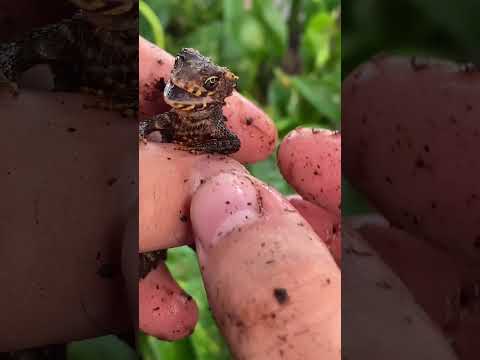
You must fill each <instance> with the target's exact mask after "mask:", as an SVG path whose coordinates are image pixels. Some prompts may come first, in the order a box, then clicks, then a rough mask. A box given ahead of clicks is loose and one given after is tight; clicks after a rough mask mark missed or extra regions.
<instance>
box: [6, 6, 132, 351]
mask: <svg viewBox="0 0 480 360" xmlns="http://www.w3.org/2000/svg"><path fill="white" fill-rule="evenodd" d="M74 12H75V9H74V7H73V6H72V5H71V4H70V3H69V2H68V1H66V0H50V1H43V0H21V1H3V2H2V3H1V4H0V42H4V41H5V42H6V41H11V40H16V39H19V38H21V36H22V34H24V33H26V32H28V31H29V30H30V29H32V28H37V27H41V26H44V25H47V24H52V23H55V22H57V21H59V20H61V19H63V18H67V17H69V16H71V15H72V14H73V13H74ZM0 55H1V54H0ZM0 96H5V94H3V93H2V94H0ZM39 111H41V108H40V109H39ZM1 113H2V109H1V107H0V118H2V120H6V119H4V118H3V116H2V114H1ZM8 120H10V121H18V122H19V123H21V122H22V121H23V120H24V119H22V118H18V119H14V118H13V119H12V118H9V119H8ZM122 121H123V125H122V126H123V127H124V129H123V130H121V131H120V136H118V138H117V139H116V140H118V141H116V142H115V141H114V144H115V146H118V148H121V149H123V150H122V151H118V152H117V153H116V154H115V153H112V151H111V149H107V148H105V153H107V154H110V155H111V156H110V158H105V157H99V158H98V159H96V158H95V156H94V154H87V156H89V155H92V156H91V160H92V161H95V160H98V161H103V162H104V163H105V164H104V165H105V167H107V168H110V169H111V168H112V166H111V165H110V164H123V165H122V171H123V173H121V177H118V176H117V174H112V176H111V177H109V178H108V179H105V184H106V185H105V186H104V188H105V190H104V191H105V192H109V191H112V190H111V189H112V188H113V187H115V186H118V184H119V183H122V182H123V183H124V184H123V185H120V186H121V187H122V188H123V190H122V191H119V192H118V194H123V195H124V197H121V196H119V197H116V198H113V199H112V201H113V202H114V203H112V204H110V208H112V207H118V208H119V209H127V208H129V209H130V210H129V211H130V212H133V213H134V216H137V214H138V207H135V202H133V203H132V198H138V126H137V122H136V121H135V120H134V119H133V120H132V121H131V124H130V125H128V126H129V127H130V129H129V131H128V132H126V131H125V121H124V120H122ZM27 123H28V121H27V122H25V125H26V126H28V124H27ZM106 124H107V125H106V126H107V127H109V126H112V128H114V127H115V125H114V124H110V123H109V122H108V121H107V123H106ZM79 128H81V124H79ZM68 129H69V131H71V132H73V131H76V130H77V129H74V130H70V129H72V128H68ZM25 130H26V131H25V132H27V133H28V131H29V129H28V128H25ZM117 133H118V131H116V130H112V134H114V135H117ZM104 134H105V135H108V132H107V133H105V132H104ZM11 135H13V136H15V134H11ZM93 135H94V136H92V138H91V140H90V141H92V143H90V144H88V143H87V144H85V143H82V144H79V145H80V147H79V148H78V152H79V153H82V152H85V151H88V150H86V149H87V148H88V147H89V146H91V147H93V148H95V151H97V152H100V153H101V152H102V150H101V147H102V146H105V147H107V146H108V147H111V146H112V141H105V142H103V141H102V139H101V138H99V137H98V136H95V135H96V134H93ZM34 136H38V134H35V135H34ZM26 139H27V141H25V140H26ZM18 141H19V143H18V148H19V149H21V150H20V151H22V152H25V153H30V154H32V156H31V159H30V161H31V162H30V163H29V162H28V161H27V162H24V163H21V164H18V166H19V168H21V167H31V168H36V169H38V175H39V178H40V177H41V178H42V179H50V180H51V179H53V178H55V177H57V178H63V180H65V181H68V179H71V178H75V177H78V178H85V179H86V181H85V182H84V185H86V186H83V187H82V188H81V189H77V188H74V187H73V186H72V188H71V193H70V194H71V197H70V198H68V199H65V198H58V199H56V198H55V194H56V192H55V190H56V189H54V188H53V189H51V190H49V189H48V188H47V187H44V188H43V189H42V191H43V192H49V191H51V193H52V194H54V195H53V196H54V197H53V198H51V199H50V200H51V203H56V202H58V201H60V202H61V201H66V203H65V209H64V211H65V215H66V216H68V217H69V218H70V219H71V218H74V217H78V218H79V219H82V218H85V217H88V216H86V215H88V213H89V212H91V213H98V214H101V213H102V212H103V211H104V206H103V205H105V204H98V203H97V206H99V208H98V209H94V208H91V207H90V208H88V209H83V210H84V211H85V212H83V211H82V212H80V211H79V210H80V209H81V207H82V206H83V205H79V204H84V203H85V199H89V198H91V197H95V196H97V195H98V194H97V193H98V184H97V183H94V182H90V183H89V181H88V177H89V176H92V174H90V173H89V171H88V170H87V171H85V169H78V174H75V173H69V174H58V173H56V171H55V169H54V168H52V166H45V168H43V169H42V168H41V167H38V166H37V165H38V163H39V162H40V163H41V162H43V161H44V162H45V164H49V163H50V162H51V161H55V160H54V159H48V158H46V159H41V158H38V156H36V154H38V153H40V154H41V153H42V151H41V150H40V151H39V149H38V148H35V147H34V146H32V145H30V144H29V142H28V136H25V137H19V139H18ZM87 142H88V140H87ZM93 142H95V143H93ZM1 148H2V145H1V141H0V150H1ZM126 149H128V153H129V156H125V157H122V156H118V154H121V155H125V154H126V153H127V151H125V150H126ZM107 150H108V151H107ZM57 151H58V152H62V151H70V152H72V154H73V153H76V151H77V149H75V148H74V147H72V146H68V147H67V148H66V149H62V145H59V147H58V149H57ZM0 154H1V155H0V162H4V161H3V160H4V158H3V157H6V156H10V154H8V153H5V151H1V152H0ZM49 165H51V164H49ZM92 165H93V164H92ZM101 167H102V164H100V163H97V164H95V166H92V172H93V173H94V172H95V171H98V168H101ZM46 168H48V169H49V170H48V171H51V174H47V173H46V171H47V170H46ZM94 168H95V169H94ZM113 168H115V167H113ZM125 169H129V170H128V172H127V173H126V172H125V171H124V170H125ZM3 170H4V169H2V172H3ZM117 170H118V167H117ZM118 172H120V171H118ZM10 174H11V172H10V171H9V173H8V175H10ZM4 175H5V174H3V173H2V174H1V175H0V189H1V190H0V191H1V192H3V191H8V192H12V193H22V192H23V193H24V194H28V193H29V192H28V188H30V186H31V187H34V186H35V185H36V184H38V179H37V178H35V177H31V178H30V179H29V183H28V184H26V183H25V182H19V183H17V185H16V187H17V188H16V189H15V188H6V186H5V183H4V181H3V180H5V179H6V178H5V177H4ZM93 176H94V174H93ZM8 184H9V185H10V184H11V183H10V182H9V183H8ZM67 185H68V184H67ZM45 186H51V187H54V186H55V184H54V183H53V182H52V183H51V184H45ZM89 186H90V187H91V188H89ZM23 187H25V188H23ZM125 191H129V192H130V193H129V194H128V196H127V193H125ZM4 195H5V194H4V193H2V194H0V196H1V197H2V202H3V204H2V208H3V209H0V210H1V211H0V216H2V215H5V213H4V212H3V211H8V209H9V207H10V206H11V205H13V204H12V203H9V202H8V201H9V200H13V201H15V199H9V200H5V197H4ZM58 195H60V194H58ZM60 196H61V195H60ZM21 201H23V202H26V203H28V202H31V203H32V204H33V206H34V207H35V206H37V205H38V204H37V205H35V204H36V200H35V199H33V198H32V199H28V198H22V199H21ZM43 206H45V208H42V209H41V211H42V212H43V211H45V212H48V211H49V208H48V206H49V205H48V204H46V205H43ZM132 206H133V207H134V208H133V209H132ZM106 208H108V206H105V209H106ZM131 215H132V213H130V214H127V213H126V212H125V213H123V214H118V213H117V214H116V215H115V218H112V219H111V222H110V223H108V224H105V229H101V230H99V232H100V233H104V234H105V235H106V236H107V237H108V238H106V239H104V240H103V242H104V244H101V247H102V256H105V258H102V259H101V261H100V262H97V265H98V268H96V269H92V271H93V272H94V273H95V276H98V277H101V278H103V279H107V280H101V281H115V282H116V283H117V284H118V285H115V286H122V289H121V291H120V292H119V294H120V293H123V281H122V280H120V281H119V280H118V279H119V277H122V275H121V273H120V272H121V269H120V267H121V261H122V259H121V248H122V244H121V242H122V240H123V239H122V238H123V236H124V227H125V223H126V221H127V217H128V216H131ZM61 222H62V218H61V217H57V218H56V219H54V223H50V224H42V226H44V227H45V228H51V229H56V228H61ZM81 223H82V225H81V227H80V224H81ZM1 224H3V225H5V222H1ZM78 224H79V225H78V227H75V226H73V227H71V228H70V229H68V233H56V234H55V236H58V237H59V238H63V239H66V240H67V241H68V238H69V236H70V235H71V233H83V234H84V236H88V234H89V230H90V229H89V225H88V223H87V224H85V221H78ZM37 225H38V224H37ZM7 226H8V225H7ZM29 226H31V225H30V224H29V223H28V222H25V224H24V228H23V229H22V233H23V232H28V231H29V229H28V227H29ZM33 226H35V224H33ZM134 226H135V227H136V228H137V229H138V221H136V222H135V225H134ZM5 230H6V229H5V228H3V229H2V228H0V249H1V250H0V251H4V250H5V244H6V243H5V242H4V241H5V240H6V239H5V237H3V235H5ZM35 231H38V230H35V229H32V230H31V232H32V233H34V232H35ZM135 233H136V234H138V231H135ZM2 234H3V235H2ZM2 237H3V238H2ZM39 239H40V238H39ZM9 240H10V239H9ZM134 240H135V244H136V246H135V247H136V249H137V250H136V251H134V252H133V253H132V254H131V256H132V257H133V258H134V260H132V261H129V263H130V264H133V265H132V269H131V270H130V269H125V270H126V271H131V273H133V274H135V276H136V274H137V272H138V266H136V264H137V259H138V255H137V253H138V241H137V239H136V238H135V239H134ZM7 250H8V249H7ZM51 251H52V252H54V251H55V250H54V249H51ZM103 252H104V253H103ZM4 255H5V254H4ZM8 256H12V257H15V258H16V260H18V261H19V262H21V261H22V257H21V256H22V254H21V253H12V254H9V255H8ZM82 256H85V254H78V253H75V251H74V250H73V249H72V252H71V261H72V262H73V261H76V260H78V258H80V261H81V260H82V259H81V257H82ZM97 257H100V250H99V251H98V252H97ZM29 265H30V264H28V263H27V264H25V266H29ZM50 265H51V263H50V262H48V264H47V265H46V266H47V267H48V266H50ZM40 270H41V271H34V272H32V273H31V278H29V279H26V280H30V281H32V282H35V275H36V274H40V273H42V271H45V268H42V269H40ZM8 271H9V270H8V269H5V268H2V265H1V264H0V272H1V273H3V275H4V277H3V278H7V277H9V276H13V277H15V276H18V275H19V274H10V273H8ZM47 271H53V272H55V273H62V272H64V271H68V270H66V269H64V268H48V270H47ZM0 278H2V277H0ZM3 278H2V279H3ZM110 278H115V279H116V280H108V279H110ZM77 280H78V279H75V278H74V277H72V279H71V281H72V282H76V281H77ZM17 281H22V279H21V278H17ZM77 285H78V287H79V288H81V287H82V285H83V284H82V283H81V282H77ZM0 288H2V291H1V293H2V295H1V296H2V297H4V298H8V296H9V291H10V290H9V289H8V287H6V286H4V285H2V283H0ZM119 290H120V289H119ZM17 295H18V294H17ZM88 295H89V296H90V297H95V296H96V294H95V293H90V294H88ZM24 296H25V304H24V306H25V307H28V306H29V303H28V301H29V300H28V299H32V298H34V297H35V296H41V294H39V295H38V294H35V293H26V294H25V295H24ZM125 297H126V295H125ZM112 300H113V301H115V303H112V308H115V309H117V310H119V306H118V304H117V303H121V302H123V303H125V298H124V299H119V300H115V299H112ZM134 306H136V305H134ZM72 308H73V307H72ZM121 309H122V310H121V311H122V313H121V314H120V313H118V314H117V315H116V316H118V317H130V314H131V311H132V310H131V309H128V308H126V307H125V306H123V307H121ZM136 311H138V309H136ZM126 313H128V314H127V315H126ZM3 316H7V317H15V316H16V314H12V313H8V310H2V311H1V312H0V326H4V324H5V323H4V322H3V321H2V320H1V318H2V317H3ZM90 316H93V317H95V315H90ZM52 318H53V319H54V318H55V316H54V315H53V316H52ZM92 321H93V322H95V319H93V320H92ZM100 322H101V321H100ZM23 326H25V327H27V328H29V329H32V328H35V327H37V329H38V332H40V333H41V332H44V331H45V328H43V327H40V326H38V325H36V324H35V322H32V323H25V324H23ZM3 331H8V329H5V328H4V329H3ZM29 331H31V330H29ZM136 332H137V326H136V325H135V326H133V327H131V328H130V329H128V330H125V331H122V332H120V333H118V334H115V335H117V336H118V338H119V339H121V340H122V341H124V342H125V343H127V344H129V345H130V346H131V347H132V348H134V347H135V342H136ZM100 333H102V331H101V330H100ZM10 335H11V334H10ZM99 335H100V334H99ZM104 335H106V334H104ZM18 336H19V337H21V336H23V335H22V333H18ZM72 340H74V339H72ZM78 340H81V339H78ZM37 345H38V346H37ZM66 346H67V344H36V346H35V347H33V348H31V349H15V350H13V349H10V350H11V351H8V352H0V359H11V360H19V359H22V360H36V359H39V360H40V359H44V360H47V359H48V360H51V359H52V360H60V359H65V358H66ZM2 350H3V349H0V351H2ZM93 352H94V353H95V351H93ZM101 354H102V349H100V352H99V353H98V354H97V356H102V355H101ZM103 354H104V355H105V353H103ZM104 355H103V356H104ZM100 358H102V357H100ZM103 358H106V357H103ZM108 358H112V359H114V358H116V357H115V356H113V357H108Z"/></svg>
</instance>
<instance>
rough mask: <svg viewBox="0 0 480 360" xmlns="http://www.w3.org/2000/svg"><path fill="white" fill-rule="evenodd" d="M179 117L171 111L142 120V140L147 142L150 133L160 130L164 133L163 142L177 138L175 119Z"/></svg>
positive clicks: (140, 129)
mask: <svg viewBox="0 0 480 360" xmlns="http://www.w3.org/2000/svg"><path fill="white" fill-rule="evenodd" d="M177 117H178V115H177V114H176V113H174V112H173V111H169V112H166V113H163V114H159V115H156V116H154V117H153V118H150V119H146V120H142V121H140V125H139V134H140V140H142V141H144V142H145V141H146V137H147V136H148V135H149V134H151V133H153V132H156V131H158V132H160V134H161V135H162V142H172V141H173V140H174V138H175V121H176V119H177Z"/></svg>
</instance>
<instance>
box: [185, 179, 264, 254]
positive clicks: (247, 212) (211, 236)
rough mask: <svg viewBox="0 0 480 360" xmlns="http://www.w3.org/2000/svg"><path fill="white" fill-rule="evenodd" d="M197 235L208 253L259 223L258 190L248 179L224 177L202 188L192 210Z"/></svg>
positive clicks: (213, 180) (194, 198)
mask: <svg viewBox="0 0 480 360" xmlns="http://www.w3.org/2000/svg"><path fill="white" fill-rule="evenodd" d="M190 215H191V220H192V226H193V231H194V233H195V235H196V236H197V239H198V240H199V241H200V242H201V245H202V247H203V248H204V249H208V248H210V247H212V246H214V245H215V244H217V243H218V242H219V241H221V239H222V238H224V237H225V236H226V235H228V234H229V233H231V232H232V231H235V230H238V229H240V228H242V227H243V226H245V225H248V224H251V223H253V222H255V221H257V220H258V218H259V216H260V213H259V208H258V199H257V190H256V189H255V187H254V186H253V184H252V182H251V181H250V180H249V179H248V178H247V177H246V176H245V175H241V174H238V175H235V174H230V173H228V174H227V173H223V174H220V175H217V176H215V177H213V178H212V179H210V180H208V181H207V182H206V183H205V184H204V185H202V186H200V188H199V189H198V191H197V192H196V193H195V194H194V196H193V198H192V204H191V208H190Z"/></svg>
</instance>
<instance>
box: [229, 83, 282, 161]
mask: <svg viewBox="0 0 480 360" xmlns="http://www.w3.org/2000/svg"><path fill="white" fill-rule="evenodd" d="M223 111H224V114H225V116H226V118H227V119H228V120H227V126H228V127H229V128H230V129H231V130H232V131H233V132H234V133H235V134H236V135H237V136H238V137H239V138H240V142H241V147H240V150H239V151H238V152H237V153H235V154H233V155H232V157H233V158H235V159H237V160H238V161H240V162H242V163H254V162H257V161H261V160H265V159H266V158H267V157H268V156H270V154H272V152H273V151H274V149H275V145H276V142H277V138H278V134H277V129H276V127H275V124H274V123H273V121H272V119H270V117H269V116H268V115H267V114H266V113H265V112H264V111H263V110H261V109H260V108H259V107H258V106H256V105H255V104H253V103H252V102H251V101H249V100H247V99H246V98H245V97H243V96H242V95H241V94H239V93H237V92H234V94H233V95H232V96H230V97H229V98H227V99H226V106H225V107H224V109H223Z"/></svg>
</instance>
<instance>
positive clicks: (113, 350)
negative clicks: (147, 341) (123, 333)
mask: <svg viewBox="0 0 480 360" xmlns="http://www.w3.org/2000/svg"><path fill="white" fill-rule="evenodd" d="M104 359H116V360H137V359H138V356H137V354H136V353H135V351H134V350H133V349H132V348H131V347H129V346H128V345H127V344H126V343H125V342H123V341H121V340H120V339H119V338H118V337H116V336H113V335H109V336H102V337H97V338H93V339H88V340H82V341H74V342H71V343H70V344H68V346H67V360H104Z"/></svg>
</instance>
